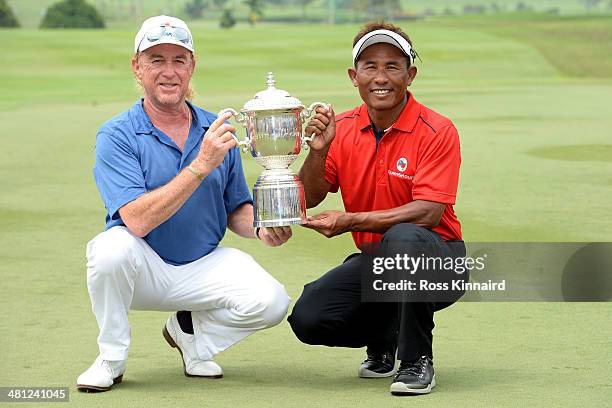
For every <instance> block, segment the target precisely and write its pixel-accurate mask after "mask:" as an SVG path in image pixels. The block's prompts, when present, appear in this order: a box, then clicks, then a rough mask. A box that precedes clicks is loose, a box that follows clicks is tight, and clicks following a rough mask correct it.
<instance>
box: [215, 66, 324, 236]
mask: <svg viewBox="0 0 612 408" xmlns="http://www.w3.org/2000/svg"><path fill="white" fill-rule="evenodd" d="M267 84H268V89H266V90H264V91H261V92H258V93H257V94H256V95H255V97H254V98H253V99H251V100H250V101H248V102H247V103H245V104H244V106H243V107H242V109H241V110H240V112H236V111H235V110H234V109H232V108H226V109H223V110H222V111H221V112H219V115H222V114H223V113H225V112H228V111H229V112H231V113H232V114H233V115H234V117H235V118H236V121H237V122H238V123H240V124H241V125H242V126H244V127H245V128H246V138H245V140H244V141H238V145H239V146H242V149H243V151H245V152H246V151H250V152H251V155H252V156H253V157H254V158H255V161H256V162H257V163H259V164H260V165H261V166H263V167H264V171H263V173H261V175H260V176H259V178H258V179H257V182H256V183H255V186H254V187H253V205H254V216H255V219H254V221H253V226H255V227H280V226H286V225H292V224H303V223H304V222H305V221H306V199H305V197H304V185H303V184H302V182H301V180H300V179H299V177H298V176H297V174H295V172H294V171H293V170H291V169H290V168H289V166H290V165H291V163H293V162H294V161H295V159H296V158H297V155H298V154H299V153H300V150H301V148H302V147H304V148H305V149H307V148H308V145H307V144H306V142H309V141H311V140H312V139H313V137H314V134H313V135H311V136H310V137H304V136H303V134H302V124H303V123H304V122H305V121H306V120H307V119H308V118H309V117H310V115H312V113H313V112H314V110H315V109H316V108H317V107H319V106H322V107H327V105H326V104H323V103H321V102H315V103H313V104H312V105H310V106H309V107H308V108H305V107H304V105H302V103H301V102H300V100H299V99H297V98H294V97H292V96H291V95H289V93H288V92H287V91H283V90H282V89H276V86H275V85H276V81H275V80H274V74H273V73H272V72H269V73H268V80H267Z"/></svg>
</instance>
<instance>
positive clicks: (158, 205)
mask: <svg viewBox="0 0 612 408" xmlns="http://www.w3.org/2000/svg"><path fill="white" fill-rule="evenodd" d="M197 171H199V172H200V173H201V174H202V176H203V177H206V176H207V175H208V174H209V173H210V170H208V169H207V167H205V166H201V167H198V170H197ZM201 182H202V181H201V180H200V179H199V178H198V177H197V176H196V175H195V174H192V173H191V172H190V171H189V169H187V168H185V169H183V170H182V171H181V172H180V173H179V174H177V175H176V177H174V178H173V179H172V180H171V181H170V182H168V183H167V184H165V185H164V186H162V187H159V188H157V189H155V190H152V191H149V192H148V193H146V194H144V195H142V196H140V197H138V198H137V199H136V200H134V201H132V202H130V203H128V204H126V205H124V206H123V207H121V209H120V210H119V215H121V219H122V220H123V222H124V223H125V225H126V226H127V228H128V229H129V230H130V231H131V232H132V233H133V234H135V235H137V236H139V237H144V236H146V235H147V234H148V233H149V232H151V231H152V230H153V229H155V228H156V227H158V226H159V225H160V224H162V223H164V222H165V221H166V220H168V219H169V218H170V217H172V216H173V215H174V214H175V213H176V212H177V211H178V210H179V209H180V208H181V207H182V206H183V204H185V201H187V200H188V199H189V197H191V195H192V194H193V192H194V191H195V190H196V189H197V188H198V186H199V185H200V183H201Z"/></svg>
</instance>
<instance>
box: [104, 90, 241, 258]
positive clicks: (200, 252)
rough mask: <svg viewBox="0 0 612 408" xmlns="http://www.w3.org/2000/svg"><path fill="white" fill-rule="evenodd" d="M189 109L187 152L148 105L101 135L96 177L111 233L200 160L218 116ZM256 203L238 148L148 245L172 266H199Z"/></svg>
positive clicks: (136, 107) (111, 122)
mask: <svg viewBox="0 0 612 408" xmlns="http://www.w3.org/2000/svg"><path fill="white" fill-rule="evenodd" d="M188 105H189V108H190V109H191V113H192V117H193V120H192V125H191V129H190V130H189V136H188V138H187V141H186V143H185V147H184V149H183V151H181V150H180V149H179V148H178V146H177V145H176V144H175V143H174V141H173V140H172V139H170V137H169V136H167V135H166V134H165V133H163V132H162V131H161V130H159V129H157V128H156V127H155V126H153V124H152V123H151V120H150V119H149V116H148V115H147V114H146V112H145V111H144V109H143V106H142V100H140V101H138V102H137V103H136V104H135V105H134V106H132V108H131V109H129V110H128V111H126V112H123V113H122V114H120V115H118V116H116V117H114V118H112V119H111V120H109V121H108V122H106V123H105V124H104V125H102V127H101V128H100V130H99V131H98V135H97V137H96V164H95V166H94V171H93V173H94V178H95V181H96V185H97V187H98V190H99V192H100V196H101V197H102V201H104V205H105V207H106V210H107V215H106V229H109V228H112V227H114V226H117V225H125V224H124V223H123V221H122V220H121V217H120V215H119V209H120V208H121V207H123V206H124V205H125V204H127V203H129V202H130V201H133V200H135V199H137V198H138V197H140V196H141V195H143V194H145V193H146V192H148V191H151V190H154V189H156V188H158V187H161V186H163V185H165V184H167V183H168V182H169V181H170V180H172V179H173V178H174V177H176V175H177V174H178V173H179V172H180V171H181V170H182V169H184V168H185V167H187V166H188V165H189V163H191V162H192V161H193V160H194V159H195V158H196V156H197V155H198V152H199V150H200V145H201V143H202V140H203V137H204V133H205V132H206V130H207V129H208V127H209V126H210V125H211V123H212V122H213V121H214V120H215V119H216V117H217V116H216V115H214V114H212V113H210V112H207V111H205V110H203V109H200V108H198V107H197V106H195V105H192V104H190V103H188ZM252 202H253V201H252V198H251V193H250V191H249V188H248V187H247V184H246V181H245V179H244V173H243V171H242V161H241V159H240V152H239V150H238V149H237V148H234V149H232V150H230V151H229V152H228V153H227V154H226V156H225V159H224V160H223V163H222V164H221V165H220V166H219V167H217V168H216V169H215V170H213V171H212V173H210V174H209V175H208V176H207V177H206V178H205V179H204V181H202V184H200V186H199V187H198V189H197V190H196V191H195V192H194V193H193V194H192V195H191V197H189V199H188V200H187V201H186V202H185V204H183V206H182V207H181V208H180V209H179V210H178V211H177V212H176V214H174V215H173V216H172V217H170V218H169V219H168V220H167V221H166V222H164V223H163V224H161V225H159V226H158V227H157V228H155V229H154V230H152V231H151V232H150V233H149V234H148V235H147V236H146V237H144V239H145V241H146V242H147V243H148V244H149V245H150V246H151V248H153V250H154V251H155V252H157V254H158V255H159V256H160V257H161V258H162V259H163V260H164V261H165V262H166V263H169V264H172V265H183V264H186V263H189V262H193V261H195V260H197V259H199V258H201V257H203V256H205V255H207V254H208V253H210V252H211V251H212V250H214V249H215V248H216V247H217V245H219V241H221V239H222V238H223V235H224V234H225V229H226V228H227V216H228V214H231V213H232V212H233V211H234V210H236V209H237V208H238V207H239V206H240V205H242V204H244V203H252Z"/></svg>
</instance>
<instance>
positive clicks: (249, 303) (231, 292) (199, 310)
mask: <svg viewBox="0 0 612 408" xmlns="http://www.w3.org/2000/svg"><path fill="white" fill-rule="evenodd" d="M87 287H88V290H89V296H90V298H91V303H92V309H93V312H94V314H95V316H96V320H97V321H98V326H99V328H100V335H99V336H98V346H99V348H100V357H101V358H102V359H104V360H125V359H127V356H128V348H129V346H130V325H129V322H128V311H129V310H130V309H132V310H159V311H177V310H188V311H191V312H192V313H191V317H192V320H193V329H194V335H195V343H196V350H197V352H198V355H199V357H200V358H201V359H202V360H210V359H212V357H213V356H214V355H215V354H217V353H219V352H221V351H223V350H225V349H227V348H228V347H230V346H231V345H232V344H235V343H237V342H239V341H240V340H242V339H243V338H245V337H247V336H248V335H249V334H251V333H254V332H255V331H257V330H261V329H265V328H267V327H272V326H274V325H276V324H278V323H280V322H281V320H282V319H283V317H284V316H285V314H286V313H287V308H288V306H289V302H290V299H289V297H288V296H287V292H286V291H285V288H284V286H283V285H281V284H280V283H279V282H278V281H277V280H276V279H274V278H273V277H272V276H270V274H268V273H267V272H266V271H265V270H264V269H263V268H262V267H261V266H259V264H257V262H255V260H254V259H253V258H252V257H251V256H250V255H247V254H245V253H244V252H242V251H239V250H237V249H232V248H222V247H218V248H217V249H215V250H214V251H213V252H211V253H210V254H208V255H206V256H205V257H203V258H201V259H198V260H197V261H194V262H191V263H189V264H187V265H181V266H172V265H168V264H166V263H165V262H164V261H163V260H162V259H161V258H160V257H159V255H157V253H156V252H155V251H153V249H152V248H151V247H150V246H149V245H148V244H147V243H146V242H145V240H143V239H142V238H138V237H136V236H135V235H133V234H131V233H130V232H129V230H128V229H127V228H126V227H122V226H118V227H113V228H111V229H109V230H107V231H105V232H102V233H101V234H99V235H97V236H96V237H95V238H94V239H92V240H91V241H90V242H89V243H88V244H87Z"/></svg>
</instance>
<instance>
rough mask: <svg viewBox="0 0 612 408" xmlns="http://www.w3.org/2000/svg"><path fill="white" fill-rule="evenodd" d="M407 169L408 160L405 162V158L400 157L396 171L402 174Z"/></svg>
mask: <svg viewBox="0 0 612 408" xmlns="http://www.w3.org/2000/svg"><path fill="white" fill-rule="evenodd" d="M407 167H408V160H406V158H405V157H400V159H399V160H398V161H397V170H399V171H401V172H402V173H403V172H404V171H405V170H406V168H407Z"/></svg>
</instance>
